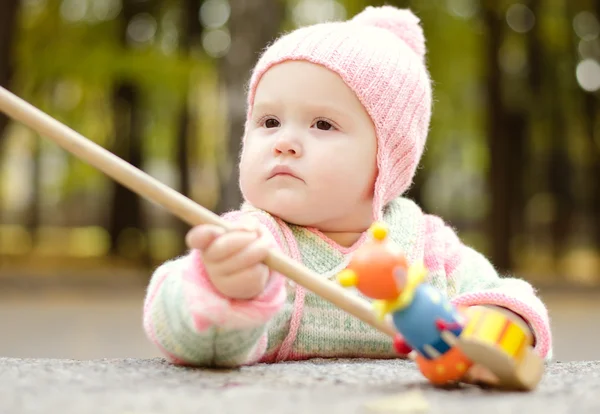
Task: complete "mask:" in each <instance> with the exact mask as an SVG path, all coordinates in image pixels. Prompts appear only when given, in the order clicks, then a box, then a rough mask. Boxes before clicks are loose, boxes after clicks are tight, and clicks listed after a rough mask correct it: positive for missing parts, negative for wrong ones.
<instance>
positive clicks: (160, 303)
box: [143, 212, 286, 367]
mask: <svg viewBox="0 0 600 414" xmlns="http://www.w3.org/2000/svg"><path fill="white" fill-rule="evenodd" d="M241 217H242V214H240V213H239V212H236V213H235V214H233V213H232V214H229V215H226V216H224V218H225V219H228V220H230V221H235V220H237V219H240V218H241ZM278 246H279V245H278ZM285 299H286V292H285V283H284V279H283V276H281V275H279V274H278V273H276V272H271V275H270V278H269V282H268V284H267V286H266V288H265V290H264V291H263V292H262V293H261V294H260V295H259V296H257V297H255V298H253V299H251V300H234V299H230V298H227V297H225V296H223V295H221V294H220V293H219V292H218V291H217V290H216V289H215V288H214V287H213V285H212V283H211V282H210V280H209V278H208V276H207V273H206V269H205V268H204V265H203V262H202V259H201V257H200V254H199V252H197V251H194V250H192V251H190V252H189V253H188V254H187V255H185V256H182V257H179V258H176V259H173V260H170V261H167V262H165V263H163V264H162V265H160V266H159V267H158V268H157V269H156V270H155V271H154V273H153V274H152V276H151V279H150V283H149V285H148V289H147V293H146V297H145V300H144V309H143V328H144V332H145V333H146V336H147V337H148V339H149V340H150V341H151V342H152V343H153V344H154V345H155V346H156V347H157V348H158V349H159V350H160V351H161V353H162V354H163V355H165V357H166V358H167V359H168V360H170V361H171V362H172V363H175V364H180V365H195V366H203V367H235V366H240V365H246V364H252V363H255V362H257V361H258V360H260V358H261V357H262V356H263V354H264V352H265V350H266V348H267V327H268V324H269V321H270V320H271V318H272V317H273V316H274V315H275V314H276V313H277V312H278V311H279V309H280V308H281V307H282V306H283V303H284V301H285Z"/></svg>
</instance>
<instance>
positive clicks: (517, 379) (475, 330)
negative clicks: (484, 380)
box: [457, 306, 544, 390]
mask: <svg viewBox="0 0 600 414" xmlns="http://www.w3.org/2000/svg"><path fill="white" fill-rule="evenodd" d="M466 314H467V316H468V322H467V324H466V326H465V329H464V330H463V332H462V333H461V335H460V337H459V338H457V346H458V347H459V348H460V349H461V350H462V351H463V352H464V354H465V355H466V356H467V357H468V358H469V359H470V360H472V361H473V362H474V363H475V364H478V365H481V366H483V367H485V368H487V369H488V370H489V371H490V372H491V373H492V374H493V375H494V376H496V377H497V379H498V382H497V384H494V385H495V386H497V387H498V388H511V389H518V390H531V389H533V388H535V387H536V386H537V384H538V383H539V382H540V380H541V378H542V375H543V371H544V363H543V360H542V359H541V358H540V357H539V355H537V354H536V353H535V352H534V351H533V348H532V343H533V337H532V335H531V333H530V332H529V329H528V328H527V327H526V326H525V325H524V323H523V322H522V321H521V320H519V319H518V318H517V317H515V316H514V315H513V314H511V313H510V312H505V311H502V310H501V309H495V308H486V307H479V306H478V307H473V308H470V309H468V310H467V311H466Z"/></svg>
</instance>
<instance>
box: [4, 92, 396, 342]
mask: <svg viewBox="0 0 600 414" xmlns="http://www.w3.org/2000/svg"><path fill="white" fill-rule="evenodd" d="M0 110H1V111H2V112H4V113H6V114H7V115H8V116H10V117H11V118H13V119H14V120H16V121H19V122H21V123H23V124H24V125H26V126H28V127H30V128H32V129H33V130H35V131H37V132H38V133H39V134H40V135H42V136H46V137H49V138H50V139H52V140H53V141H54V142H55V143H56V144H58V145H60V146H61V147H63V148H64V149H66V150H67V151H69V152H70V153H72V154H73V155H75V156H76V157H78V158H80V159H82V160H84V161H85V162H87V163H89V164H91V165H93V166H94V167H96V168H97V169H99V170H100V171H103V172H104V173H105V174H107V175H108V176H110V177H112V178H113V179H114V180H116V181H118V182H119V183H121V184H122V185H124V186H125V187H127V188H129V189H131V191H134V192H135V193H137V194H139V195H140V196H142V197H144V198H146V199H148V200H151V201H153V202H155V203H157V204H159V205H161V206H162V207H164V208H165V209H167V210H168V211H170V212H171V213H172V214H174V215H175V216H177V217H179V218H180V219H182V220H184V221H185V222H187V223H188V224H190V225H192V226H195V225H199V224H215V225H218V226H221V227H223V228H225V229H226V230H231V225H230V223H228V222H226V221H225V220H223V219H222V218H221V217H219V216H218V215H216V214H215V213H213V212H212V211H210V210H208V209H206V208H204V207H202V206H200V205H199V204H197V203H195V202H194V201H192V200H190V199H189V198H187V197H185V196H184V195H182V194H180V193H178V192H177V191H175V190H173V189H172V188H170V187H168V186H167V185H165V184H163V183H161V182H160V181H158V180H156V179H154V178H152V177H150V176H149V175H148V174H146V173H144V172H143V171H141V170H139V169H138V168H135V167H134V166H133V165H131V164H129V163H128V162H126V161H124V160H123V159H121V158H119V157H117V156H116V155H114V154H112V153H111V152H109V151H107V150H106V149H104V148H102V147H101V146H99V145H98V144H96V143H94V142H92V141H90V140H88V139H87V138H85V137H84V136H82V135H80V134H78V133H77V132H75V131H74V130H72V129H71V128H69V127H67V126H65V125H64V124H62V123H60V122H59V121H57V120H56V119H54V118H52V117H50V116H49V115H47V114H46V113H44V112H42V111H40V110H39V109H38V108H36V107H34V106H33V105H31V104H29V103H28V102H26V101H24V100H23V99H21V98H19V97H17V96H15V95H14V94H13V93H11V92H9V91H7V90H6V89H4V88H2V87H0ZM265 264H266V265H267V266H269V268H271V269H273V270H275V271H277V272H279V273H281V274H282V275H285V276H287V277H288V278H289V279H291V280H293V281H294V282H296V283H298V284H299V285H301V286H303V287H305V288H306V289H308V290H310V291H312V292H314V293H315V294H317V295H319V296H321V297H322V298H324V299H326V300H328V301H329V302H331V303H333V304H334V305H335V306H337V307H339V308H341V309H343V310H344V311H346V312H348V313H350V314H351V315H353V316H355V317H357V318H358V319H360V320H362V321H363V322H365V323H367V324H369V325H371V326H373V327H374V328H376V329H378V330H380V331H382V332H383V333H385V334H387V335H389V336H392V337H393V336H394V335H395V333H396V331H395V330H394V328H393V327H392V326H391V324H389V323H387V322H382V321H379V320H378V319H377V318H376V317H375V315H374V312H373V311H372V310H371V307H370V305H369V303H368V302H367V301H365V300H362V299H360V298H358V297H357V296H356V295H353V294H351V293H350V292H348V291H346V290H345V289H344V288H343V287H341V286H339V285H337V284H336V283H334V282H332V281H329V280H327V279H324V278H323V277H321V276H319V275H318V274H316V273H314V272H311V271H310V270H309V269H308V268H306V267H305V266H303V265H301V264H300V263H298V262H296V261H294V260H292V259H291V258H289V257H287V256H285V255H284V254H283V253H281V252H279V251H277V250H271V251H270V252H269V255H268V257H267V259H266V260H265Z"/></svg>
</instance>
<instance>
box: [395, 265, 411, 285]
mask: <svg viewBox="0 0 600 414" xmlns="http://www.w3.org/2000/svg"><path fill="white" fill-rule="evenodd" d="M407 276H408V273H407V271H406V269H405V268H404V267H401V266H398V267H396V268H395V269H394V280H395V281H396V286H398V288H399V289H402V288H404V286H406V280H407Z"/></svg>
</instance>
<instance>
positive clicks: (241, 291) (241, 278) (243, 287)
mask: <svg viewBox="0 0 600 414" xmlns="http://www.w3.org/2000/svg"><path fill="white" fill-rule="evenodd" d="M268 278H269V268H268V267H267V266H266V265H265V264H264V263H259V264H256V265H254V266H252V267H248V268H246V269H243V270H240V271H239V272H237V273H234V274H233V275H231V276H230V277H223V278H220V279H218V280H215V281H213V283H215V284H216V285H217V288H220V289H221V290H223V291H226V292H227V295H228V296H229V297H231V298H234V299H242V300H244V299H251V298H253V297H255V296H257V295H258V294H260V293H261V292H262V291H263V289H264V288H265V285H266V283H267V280H268Z"/></svg>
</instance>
